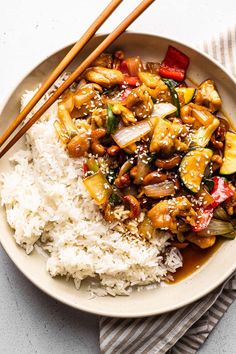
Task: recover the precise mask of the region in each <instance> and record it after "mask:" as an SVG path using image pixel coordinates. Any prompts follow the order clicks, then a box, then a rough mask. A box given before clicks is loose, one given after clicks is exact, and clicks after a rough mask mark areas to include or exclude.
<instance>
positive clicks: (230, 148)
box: [220, 132, 236, 175]
mask: <svg viewBox="0 0 236 354" xmlns="http://www.w3.org/2000/svg"><path fill="white" fill-rule="evenodd" d="M235 172H236V134H235V133H231V132H227V133H226V134H225V151H224V158H223V164H222V166H221V168H220V174H222V175H231V174H232V173H235Z"/></svg>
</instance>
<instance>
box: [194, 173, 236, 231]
mask: <svg viewBox="0 0 236 354" xmlns="http://www.w3.org/2000/svg"><path fill="white" fill-rule="evenodd" d="M212 180H213V182H214V187H213V189H212V192H211V196H212V197H213V198H214V202H213V203H212V204H211V205H209V206H208V207H207V208H199V209H198V211H197V221H196V226H193V227H192V230H193V231H195V232H198V231H201V230H204V229H205V228H206V227H207V226H208V225H209V223H210V221H211V219H212V216H213V211H214V209H215V208H216V207H217V206H218V205H219V204H221V203H223V202H224V201H225V200H226V199H228V198H230V197H232V195H233V194H234V191H233V190H232V189H231V188H230V187H229V185H228V183H227V182H226V181H225V179H224V178H223V177H219V176H215V177H213V178H212Z"/></svg>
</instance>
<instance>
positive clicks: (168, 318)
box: [100, 27, 236, 354]
mask: <svg viewBox="0 0 236 354" xmlns="http://www.w3.org/2000/svg"><path fill="white" fill-rule="evenodd" d="M199 48H200V49H201V50H203V51H205V52H206V53H208V54H209V55H211V56H212V57H214V58H215V59H217V60H218V61H219V62H221V63H222V64H223V65H224V66H225V67H226V68H227V69H228V70H229V71H230V72H231V73H232V74H233V75H235V76H236V65H235V64H236V27H235V28H232V29H230V30H229V31H228V32H227V33H224V34H221V35H220V36H219V37H218V38H217V39H216V38H213V39H212V40H211V42H205V43H203V44H202V45H201V46H199ZM234 299H236V273H234V274H233V275H232V276H231V278H230V279H228V280H227V281H226V282H225V283H224V284H222V285H221V286H219V287H218V288H217V289H215V290H214V291H213V292H212V293H210V294H208V295H206V296H205V297H203V298H202V299H200V300H199V301H197V302H194V303H193V304H190V305H188V306H185V307H183V308H181V309H179V310H177V311H174V312H171V313H167V314H163V315H160V316H153V317H147V318H138V319H119V318H109V317H101V318H100V348H101V353H102V354H136V353H137V354H156V353H158V354H163V353H167V352H168V353H171V354H193V353H196V352H197V350H198V349H199V348H200V346H201V345H202V344H203V343H204V342H205V340H206V339H207V337H208V336H209V334H210V333H211V331H212V330H213V329H214V327H215V326H216V324H217V323H218V322H219V320H220V319H221V317H222V316H223V314H224V313H225V311H227V309H228V308H229V306H230V305H231V303H232V302H233V300H234Z"/></svg>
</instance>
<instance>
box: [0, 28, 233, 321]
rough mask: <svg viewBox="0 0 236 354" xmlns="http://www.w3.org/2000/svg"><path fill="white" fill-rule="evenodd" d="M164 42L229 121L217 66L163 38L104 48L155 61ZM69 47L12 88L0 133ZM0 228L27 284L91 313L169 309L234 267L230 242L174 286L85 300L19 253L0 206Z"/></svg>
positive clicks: (2, 163) (1, 167) (223, 78)
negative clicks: (185, 59) (211, 91)
mask: <svg viewBox="0 0 236 354" xmlns="http://www.w3.org/2000/svg"><path fill="white" fill-rule="evenodd" d="M103 39H104V36H96V37H94V38H93V39H92V40H91V42H90V43H89V44H88V45H87V47H86V48H85V49H84V50H83V51H82V52H81V54H80V55H79V57H78V59H77V60H76V61H75V62H74V65H71V67H70V68H69V69H73V67H74V66H75V65H77V64H78V62H79V61H81V60H83V58H85V57H86V56H87V55H88V53H89V52H90V51H91V50H92V49H93V48H95V47H96V46H97V45H98V44H99V43H100V42H101V41H102V40H103ZM169 44H171V45H174V46H175V47H177V48H178V49H180V50H181V51H183V52H184V53H185V54H187V55H188V56H189V58H190V66H189V70H188V76H189V77H190V78H191V79H193V80H194V82H196V83H200V82H201V81H203V80H205V79H207V78H211V79H213V80H215V82H216V83H217V87H218V89H219V92H220V94H221V96H222V100H223V108H224V110H225V111H226V112H227V114H228V116H229V117H230V118H231V119H232V121H233V120H234V115H235V112H236V100H235V92H236V82H235V81H234V80H233V79H232V77H231V76H230V75H229V74H228V73H227V72H226V71H225V70H224V68H223V67H222V66H221V65H219V64H218V63H216V62H215V61H214V60H213V59H211V58H209V57H208V56H207V55H205V54H202V53H200V52H199V51H197V50H196V49H193V48H191V47H189V46H187V45H184V44H181V43H178V42H176V41H173V40H170V39H168V38H162V37H158V36H152V35H146V34H137V33H125V34H123V35H122V36H120V37H119V39H118V40H116V41H115V42H114V43H113V44H112V46H111V48H110V49H111V50H114V49H118V48H119V49H122V50H124V51H125V53H126V54H127V55H128V56H129V55H133V56H135V55H139V56H140V57H141V58H142V59H144V60H145V61H161V59H162V58H163V57H164V54H165V52H166V50H167V47H168V45H169ZM69 49H70V47H67V48H63V49H61V50H59V51H58V52H56V53H55V54H53V55H51V56H50V57H49V58H47V59H46V60H45V61H44V62H42V63H40V64H39V65H38V66H37V67H36V68H34V69H33V70H32V71H31V72H30V73H29V74H28V75H27V76H26V77H25V78H24V79H23V80H22V81H21V82H19V83H18V84H17V85H16V88H15V90H14V92H13V93H12V94H11V96H10V97H9V98H8V100H7V102H6V103H5V105H4V107H3V108H2V113H1V120H0V131H1V133H2V132H3V130H4V129H6V127H7V126H8V125H9V123H10V121H11V119H13V118H15V117H16V115H17V113H18V112H19V100H20V96H21V95H22V93H23V92H24V90H26V89H28V90H32V89H34V88H35V87H36V86H37V84H38V83H39V82H42V81H43V80H44V79H45V78H46V77H47V76H48V75H49V73H50V72H51V71H52V69H53V68H54V67H55V66H56V65H57V64H58V63H59V61H60V60H61V59H62V58H63V57H64V55H65V54H66V53H67V51H68V50H69ZM235 117H236V116H235ZM23 145H24V138H23V139H22V140H21V141H20V142H19V143H18V144H17V145H15V146H14V147H13V148H12V149H11V150H10V151H9V152H8V154H7V155H5V156H4V158H2V159H1V160H0V173H2V172H5V171H7V170H9V169H10V164H9V158H10V157H11V156H12V155H13V153H14V152H15V151H16V150H18V149H19V148H20V147H21V146H23ZM0 230H1V232H0V241H1V243H2V246H3V247H4V249H5V250H6V252H7V254H8V255H9V257H10V258H11V259H12V261H13V262H14V263H15V265H16V266H17V267H18V268H19V269H20V270H21V272H22V273H24V274H25V276H26V277H27V278H28V279H29V280H30V281H31V282H32V283H34V284H35V285H36V286H38V287H39V288H40V289H41V290H43V291H44V292H45V293H47V294H48V295H50V296H52V297H54V298H55V299H57V300H59V301H61V302H63V303H65V304H68V305H70V306H72V307H74V308H76V309H80V310H84V311H87V312H91V313H94V314H101V315H107V316H115V317H140V316H149V315H156V314H161V313H164V312H167V311H172V310H175V309H178V308H180V307H181V306H184V305H187V304H189V303H191V302H193V301H195V300H197V299H199V298H200V297H202V296H204V295H206V294H207V293H209V292H210V291H211V290H213V289H214V288H215V287H217V286H218V285H219V284H220V283H222V282H223V281H224V280H225V279H226V278H227V277H228V276H229V275H230V274H231V273H232V272H233V271H234V270H235V269H236V257H235V254H236V240H234V241H228V242H225V243H224V244H223V245H222V246H221V247H220V248H219V249H218V250H217V251H216V252H215V253H214V254H213V256H212V257H210V258H209V259H208V261H207V262H206V263H205V264H204V265H203V266H202V267H201V268H200V269H198V270H197V271H196V272H194V273H192V274H191V275H190V276H188V277H187V278H185V279H184V280H182V281H180V282H179V283H176V284H173V285H166V286H159V287H158V288H156V289H152V290H142V291H134V292H133V293H132V294H131V295H130V296H129V297H126V296H117V297H111V296H107V297H96V298H94V299H90V298H89V293H88V291H87V290H86V282H85V284H84V285H83V286H82V287H81V289H80V290H79V291H78V290H76V289H75V287H74V284H73V282H72V281H71V282H66V281H65V279H60V278H56V279H53V278H51V277H50V276H49V274H48V273H47V271H46V269H45V258H44V257H43V256H42V255H40V254H39V253H37V252H36V251H34V252H33V253H32V254H31V255H26V253H25V251H24V250H23V249H22V248H20V247H19V246H17V245H16V243H15V241H14V238H13V230H12V229H11V228H10V227H9V226H8V224H7V221H6V215H5V210H4V209H3V208H1V209H0Z"/></svg>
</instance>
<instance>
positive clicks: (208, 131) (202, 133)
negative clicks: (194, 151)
mask: <svg viewBox="0 0 236 354" xmlns="http://www.w3.org/2000/svg"><path fill="white" fill-rule="evenodd" d="M219 124H220V121H219V119H217V118H214V119H213V122H212V123H211V124H209V125H208V127H205V126H202V127H200V128H199V129H198V130H196V131H195V132H194V133H193V134H192V143H191V146H200V147H205V146H207V144H208V143H209V141H210V139H211V136H212V134H213V133H214V131H215V130H216V128H218V126H219Z"/></svg>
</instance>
